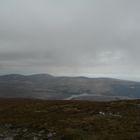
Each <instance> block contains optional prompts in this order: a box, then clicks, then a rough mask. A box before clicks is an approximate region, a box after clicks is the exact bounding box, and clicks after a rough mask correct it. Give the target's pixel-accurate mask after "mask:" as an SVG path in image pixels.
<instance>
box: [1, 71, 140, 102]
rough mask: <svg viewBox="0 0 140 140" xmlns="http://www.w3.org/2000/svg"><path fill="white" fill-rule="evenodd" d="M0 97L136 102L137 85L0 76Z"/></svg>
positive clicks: (105, 80) (43, 76) (41, 76)
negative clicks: (133, 100) (123, 100)
mask: <svg viewBox="0 0 140 140" xmlns="http://www.w3.org/2000/svg"><path fill="white" fill-rule="evenodd" d="M0 97H4V98H7V97H9V98H38V99H50V100H55V99H57V100H72V99H73V100H95V101H97V100H98V101H110V100H119V99H134V98H140V82H133V81H125V80H119V79H111V78H87V77H56V76H52V75H49V74H36V75H28V76H24V75H17V74H11V75H4V76H0Z"/></svg>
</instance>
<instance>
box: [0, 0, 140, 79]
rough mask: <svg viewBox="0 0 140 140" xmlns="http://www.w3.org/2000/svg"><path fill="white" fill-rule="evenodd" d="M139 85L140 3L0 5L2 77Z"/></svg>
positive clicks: (0, 1) (33, 0) (74, 0)
mask: <svg viewBox="0 0 140 140" xmlns="http://www.w3.org/2000/svg"><path fill="white" fill-rule="evenodd" d="M9 73H19V74H32V73H51V74H54V75H69V76H70V75H72V76H78V75H83V76H92V77H94V76H95V77H98V76H103V77H116V78H123V79H132V80H140V0H0V74H9Z"/></svg>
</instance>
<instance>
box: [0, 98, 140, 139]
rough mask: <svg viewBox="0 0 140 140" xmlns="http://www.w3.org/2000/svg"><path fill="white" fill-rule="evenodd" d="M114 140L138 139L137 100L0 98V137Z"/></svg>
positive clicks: (139, 111) (139, 114) (139, 109)
mask: <svg viewBox="0 0 140 140" xmlns="http://www.w3.org/2000/svg"><path fill="white" fill-rule="evenodd" d="M118 139H119V140H139V139H140V100H129V101H125V100H124V101H112V102H90V101H45V100H29V99H0V140H118Z"/></svg>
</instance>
